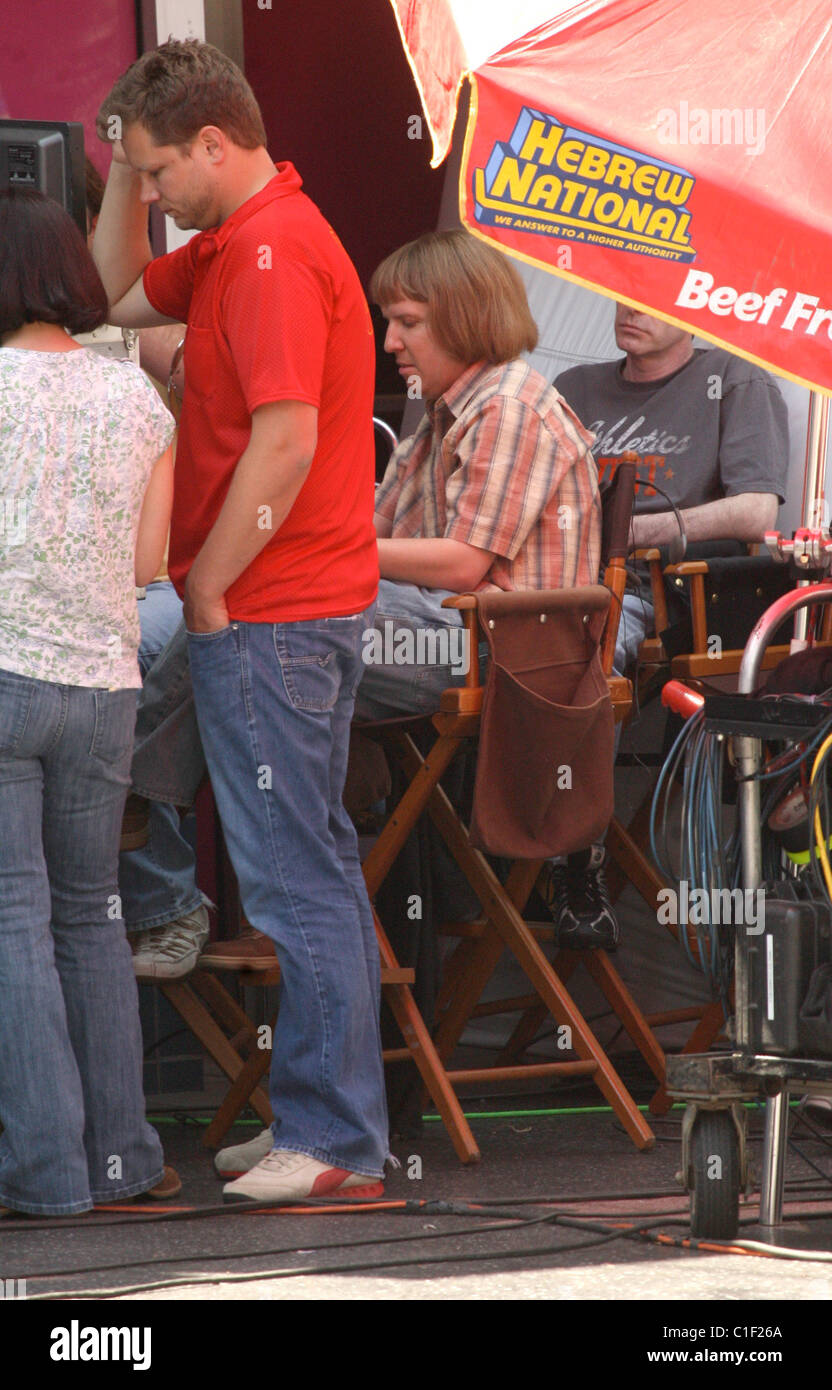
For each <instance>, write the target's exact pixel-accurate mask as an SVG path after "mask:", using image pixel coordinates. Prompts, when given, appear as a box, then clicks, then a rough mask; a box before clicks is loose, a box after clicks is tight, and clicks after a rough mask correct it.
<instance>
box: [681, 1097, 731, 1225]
mask: <svg viewBox="0 0 832 1390" xmlns="http://www.w3.org/2000/svg"><path fill="white" fill-rule="evenodd" d="M690 1177H691V1186H690V1232H691V1235H692V1236H695V1237H696V1238H697V1240H734V1239H735V1238H736V1235H737V1231H738V1229H739V1215H740V1146H739V1138H738V1135H737V1130H736V1126H735V1124H734V1120H733V1116H732V1115H731V1112H730V1111H729V1110H700V1112H699V1114H698V1115H697V1117H696V1119H695V1121H694V1124H693V1129H692V1131H691V1136H690Z"/></svg>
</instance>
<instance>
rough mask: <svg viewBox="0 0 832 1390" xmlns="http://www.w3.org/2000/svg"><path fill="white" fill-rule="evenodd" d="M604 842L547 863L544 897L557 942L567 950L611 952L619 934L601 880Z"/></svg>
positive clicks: (604, 884) (604, 854)
mask: <svg viewBox="0 0 832 1390" xmlns="http://www.w3.org/2000/svg"><path fill="white" fill-rule="evenodd" d="M605 858H606V853H605V851H604V847H603V845H593V847H592V849H591V850H585V851H584V852H583V853H581V854H571V855H570V856H569V858H568V860H567V862H566V863H565V864H549V865H548V866H547V868H548V875H547V878H548V882H547V883H546V884H545V885H543V898H544V901H545V903H546V906H547V907H548V909H549V911H550V912H551V914H552V917H553V919H554V923H555V926H556V928H557V944H558V945H559V946H563V947H565V948H567V949H568V950H570V951H592V950H599V949H600V950H603V951H614V950H615V949H616V947H617V946H618V941H619V937H620V935H621V932H620V928H619V926H618V919H617V917H616V915H615V913H614V911H613V908H612V903H611V902H610V900H609V896H608V894H607V885H606V883H605V882H604V869H603V865H604V860H605Z"/></svg>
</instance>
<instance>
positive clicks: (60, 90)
mask: <svg viewBox="0 0 832 1390" xmlns="http://www.w3.org/2000/svg"><path fill="white" fill-rule="evenodd" d="M136 56H137V53H136V6H135V3H134V0H94V4H92V5H81V4H79V5H73V4H67V3H65V0H23V3H20V0H18V3H15V0H0V116H4V117H11V118H13V119H19V120H35V121H83V123H84V128H85V132H86V145H87V153H88V154H89V155H90V157H91V158H92V160H93V162H94V163H95V164H96V165H97V166H98V168H99V169H100V170H101V173H102V174H103V175H104V176H105V177H106V174H107V170H108V169H109V166H110V159H109V153H108V152H107V151H106V150H104V148H103V146H101V145H100V144H99V141H98V139H97V138H96V134H95V117H96V114H97V112H98V108H99V106H100V105H101V102H102V101H103V100H104V98H105V96H106V95H107V93H108V91H109V90H110V88H111V86H112V85H113V83H114V81H115V80H116V78H117V77H118V76H119V74H120V73H122V72H123V71H124V69H125V68H126V67H128V66H129V64H130V63H132V62H133V60H134V59H135V58H136Z"/></svg>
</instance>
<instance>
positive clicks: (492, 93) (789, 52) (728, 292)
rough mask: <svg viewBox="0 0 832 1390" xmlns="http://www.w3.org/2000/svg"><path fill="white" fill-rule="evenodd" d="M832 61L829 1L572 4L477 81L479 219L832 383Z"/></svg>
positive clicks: (606, 289) (631, 296) (479, 227)
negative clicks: (831, 151) (831, 149)
mask: <svg viewBox="0 0 832 1390" xmlns="http://www.w3.org/2000/svg"><path fill="white" fill-rule="evenodd" d="M450 2H451V3H453V0H450ZM557 7H558V5H557V0H553V3H552V6H551V8H552V10H554V9H556V8H557ZM415 8H418V6H416V7H415ZM433 9H434V12H435V10H436V6H435V3H434V5H433ZM410 10H411V12H412V11H413V10H414V5H413V3H412V2H411V4H410ZM561 10H563V6H561ZM442 41H443V44H444V45H445V51H446V52H447V33H445V34H444V37H443V40H442ZM831 61H832V5H830V4H829V3H828V0H823V3H818V0H730V2H729V3H726V0H611V3H603V4H600V5H599V4H598V3H597V0H595V3H589V4H587V3H584V4H578V5H575V6H571V7H570V8H569V9H568V10H566V11H565V12H562V13H560V14H559V15H558V17H557V18H555V19H552V20H549V21H547V22H546V23H544V24H542V25H541V26H540V27H538V28H537V29H534V30H533V31H532V32H531V33H528V34H527V35H525V36H523V37H518V38H517V39H516V40H515V41H513V42H511V43H509V44H508V45H507V46H504V47H503V48H501V49H500V51H499V52H496V53H495V54H494V55H493V56H492V57H490V58H489V59H488V61H486V62H485V63H483V64H481V65H480V66H479V67H478V68H477V70H476V72H475V73H474V74H473V75H472V85H473V91H472V101H471V111H470V117H469V124H468V131H467V134H466V141H465V152H464V158H463V165H462V172H461V178H460V212H461V217H462V220H463V223H464V224H465V225H466V226H467V227H468V228H469V230H470V231H472V232H473V233H474V234H475V235H477V236H481V237H484V238H486V239H488V240H490V241H493V242H496V243H497V244H498V245H499V246H500V247H502V248H503V249H505V250H506V251H508V252H510V253H511V254H512V255H514V256H519V257H520V258H522V259H524V260H527V261H530V262H532V263H533V264H535V265H540V266H543V267H544V268H545V269H547V270H550V271H552V272H553V273H555V274H559V275H564V276H566V277H567V278H570V279H573V280H577V281H579V282H581V283H583V284H585V285H587V286H589V287H591V288H593V289H596V290H600V291H601V292H602V293H604V294H608V295H610V296H612V297H614V298H617V299H621V300H625V301H626V302H628V303H630V304H634V305H637V306H638V307H641V308H644V309H647V310H648V311H649V312H651V313H656V314H659V315H660V316H661V317H663V318H666V319H668V320H670V321H673V322H675V323H680V324H682V325H684V326H686V327H690V328H691V329H692V330H693V331H695V332H696V333H698V334H700V335H701V336H702V337H704V338H706V339H710V340H711V341H712V342H715V343H718V344H721V345H722V346H724V347H727V348H729V349H730V350H731V351H733V352H738V353H740V354H742V355H743V356H745V357H748V358H750V359H751V360H752V361H756V362H758V363H760V364H761V365H763V366H767V367H771V368H772V369H773V370H774V371H776V372H779V373H781V374H782V375H785V376H789V377H792V378H793V379H795V380H797V381H801V382H802V383H804V384H805V385H808V386H813V387H819V388H820V389H822V390H824V391H826V392H827V393H829V394H832V179H830V158H829V141H830V134H829V132H830V131H832V83H830V81H829V70H830V62H831Z"/></svg>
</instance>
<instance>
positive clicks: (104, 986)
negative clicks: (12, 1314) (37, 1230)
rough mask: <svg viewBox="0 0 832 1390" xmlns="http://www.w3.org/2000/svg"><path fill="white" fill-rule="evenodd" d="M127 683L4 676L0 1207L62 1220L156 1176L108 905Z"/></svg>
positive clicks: (0, 705) (126, 749)
mask: <svg viewBox="0 0 832 1390" xmlns="http://www.w3.org/2000/svg"><path fill="white" fill-rule="evenodd" d="M135 717H136V692H135V690H117V691H106V690H92V689H88V688H85V687H79V686H65V685H56V684H52V683H50V682H46V681H35V680H29V679H28V678H26V677H23V676H18V675H14V674H12V673H11V672H8V671H0V1121H2V1124H3V1126H4V1130H3V1134H2V1136H0V1204H2V1205H4V1206H9V1207H12V1208H14V1209H15V1210H18V1211H24V1212H30V1213H32V1214H34V1215H42V1216H53V1215H61V1216H63V1215H70V1214H72V1213H75V1212H81V1211H88V1210H89V1208H90V1207H91V1206H92V1205H93V1203H94V1202H106V1201H112V1200H113V1199H114V1198H120V1197H131V1196H134V1195H135V1194H136V1193H139V1192H145V1191H147V1189H148V1188H150V1187H153V1186H154V1185H155V1184H156V1183H157V1182H158V1181H159V1180H160V1178H161V1176H162V1169H163V1163H162V1147H161V1144H160V1142H159V1137H158V1135H157V1134H156V1132H155V1130H153V1129H152V1128H151V1127H150V1125H148V1123H147V1122H146V1120H145V1116H144V1096H143V1093H142V1036H141V1028H140V1025H139V1009H138V995H137V991H136V980H135V976H134V973H133V963H132V957H131V954H130V948H129V946H128V944H127V938H126V936H125V933H124V923H123V921H122V920H121V915H120V911H119V899H118V882H117V870H118V844H119V836H120V834H121V818H122V814H123V810H124V800H125V796H126V794H127V788H128V785H129V781H130V756H131V751H132V744H133V728H134V724H135Z"/></svg>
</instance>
